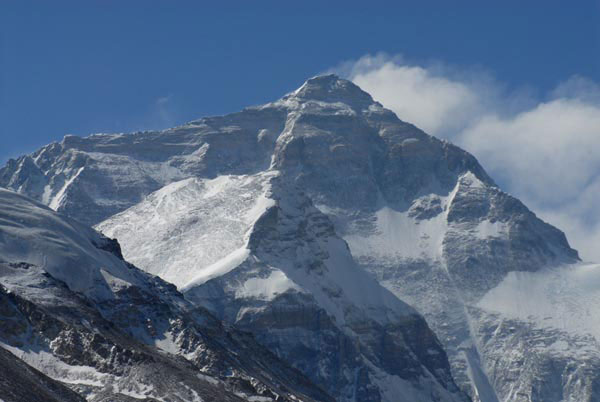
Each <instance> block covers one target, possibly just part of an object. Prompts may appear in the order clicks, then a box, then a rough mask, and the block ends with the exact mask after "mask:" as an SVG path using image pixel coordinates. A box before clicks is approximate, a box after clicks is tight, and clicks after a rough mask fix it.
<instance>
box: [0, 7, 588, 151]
mask: <svg viewBox="0 0 600 402" xmlns="http://www.w3.org/2000/svg"><path fill="white" fill-rule="evenodd" d="M208 3H209V2H186V1H72V2H65V1H39V2H30V1H8V0H2V1H0V35H1V36H0V136H1V138H2V148H1V149H0V161H1V160H4V159H6V157H7V156H14V155H18V154H21V153H23V152H26V151H30V150H33V149H34V148H36V147H38V146H41V145H43V144H46V143H48V142H50V141H53V140H58V139H60V138H62V136H63V135H64V134H66V133H73V134H80V135H84V134H87V133H91V132H127V131H131V130H136V129H151V128H162V127H166V126H169V125H172V124H175V123H182V122H185V121H189V120H192V119H194V118H198V117H201V116H204V115H212V114H222V113H226V112H232V111H236V110H238V109H240V108H241V107H243V106H246V105H250V104H257V103H262V102H266V101H269V100H272V99H275V98H278V97H280V96H281V95H282V94H284V93H285V92H287V91H289V90H292V89H294V88H295V87H297V86H299V85H300V84H301V83H302V82H303V81H304V80H305V79H306V78H307V77H310V76H312V75H315V74H318V73H320V72H322V71H325V70H327V69H329V68H331V67H333V66H336V65H338V64H339V63H341V62H343V61H347V60H353V59H358V58H360V57H361V56H363V55H365V54H375V53H378V52H386V53H388V54H402V55H404V56H405V57H406V58H408V59H410V60H413V61H414V62H416V63H421V62H428V61H431V60H442V61H443V62H445V63H449V64H451V65H456V66H459V67H460V66H465V67H468V68H473V67H480V68H483V69H486V70H489V71H491V72H493V74H494V75H495V76H497V77H498V79H499V80H501V81H502V82H503V83H505V85H508V86H513V87H523V86H527V87H529V88H531V89H532V90H534V91H542V92H543V91H547V90H549V89H550V88H552V87H553V86H555V85H556V83H557V82H560V81H561V80H564V79H567V78H568V77H569V76H571V75H573V74H580V75H583V76H586V77H590V78H592V79H595V80H600V60H599V56H598V55H599V54H600V40H599V35H600V32H599V28H598V27H599V26H600V6H599V2H598V1H587V2H586V1H578V2H577V6H576V7H575V6H571V3H567V2H553V1H527V2H522V1H504V2H501V3H502V5H498V4H499V3H500V2H482V1H462V2H446V1H438V2H436V1H420V2H401V1H395V2H377V1H372V2H322V1H315V2H313V1H302V2H281V1H266V2H265V1H257V2H254V1H252V2H250V1H240V2H228V1H223V2H219V4H220V5H219V6H214V5H212V6H211V5H208ZM212 3H216V2H212ZM450 3H452V4H450ZM486 3H487V4H486ZM494 4H496V5H494Z"/></svg>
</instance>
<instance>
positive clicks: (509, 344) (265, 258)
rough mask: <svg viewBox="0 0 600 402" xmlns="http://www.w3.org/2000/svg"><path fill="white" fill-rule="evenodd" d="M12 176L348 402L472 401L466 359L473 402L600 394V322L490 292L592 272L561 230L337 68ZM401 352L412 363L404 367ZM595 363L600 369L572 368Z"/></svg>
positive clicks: (23, 166) (81, 146) (27, 161)
mask: <svg viewBox="0 0 600 402" xmlns="http://www.w3.org/2000/svg"><path fill="white" fill-rule="evenodd" d="M0 185H3V186H7V187H10V188H13V189H14V190H16V191H19V192H22V193H25V194H28V195H30V196H32V197H37V199H39V200H40V201H42V202H44V203H46V204H48V205H50V206H51V207H52V208H54V209H57V210H59V211H62V212H63V213H66V214H68V215H70V216H74V217H76V218H78V219H81V220H83V221H85V222H87V223H89V224H99V225H98V227H99V228H100V229H101V230H102V231H103V232H105V233H107V234H109V235H111V236H114V237H117V238H118V239H119V240H120V241H121V242H122V244H123V248H124V254H125V256H126V257H127V258H128V259H130V260H131V261H132V262H134V263H136V264H137V265H139V266H140V267H142V268H143V269H145V270H147V271H149V272H152V273H155V274H158V275H160V276H162V277H163V278H166V279H167V280H170V281H172V282H173V283H175V284H177V286H178V287H179V288H180V289H181V290H183V291H185V293H186V295H187V297H188V298H190V299H192V300H195V301H196V302H197V303H200V304H202V305H205V306H207V307H208V308H209V309H210V310H211V311H212V312H213V313H215V314H216V315H217V316H219V317H220V318H222V319H225V320H226V321H229V322H235V323H237V325H240V326H242V327H244V328H245V329H248V330H250V331H252V332H254V333H255V334H256V336H257V338H258V339H259V340H260V341H261V342H262V343H263V344H265V345H267V346H269V348H271V349H272V350H273V351H274V352H276V353H277V354H278V355H279V356H280V357H283V358H284V359H288V361H290V363H292V364H295V365H296V367H297V368H298V369H300V370H301V371H303V372H304V373H306V374H307V375H308V376H309V377H311V379H313V381H315V382H317V383H319V384H321V385H323V386H324V387H326V388H328V389H329V390H335V389H341V390H342V391H341V393H340V394H338V395H336V396H337V397H338V398H342V399H345V400H365V399H364V398H370V399H372V400H378V398H382V399H387V400H397V396H398V395H403V397H405V398H406V399H407V400H418V399H417V398H418V397H421V398H424V399H423V400H435V398H436V396H434V395H433V394H427V392H421V391H418V390H419V389H421V390H424V389H428V390H429V391H430V392H431V390H432V389H437V391H436V392H442V393H447V392H449V393H450V394H451V395H447V397H449V398H462V396H461V395H460V393H457V392H455V391H454V388H453V384H454V383H453V382H452V380H451V376H450V375H449V374H448V372H449V371H451V373H452V375H453V376H454V378H455V379H456V381H457V382H458V384H459V385H460V387H461V388H462V389H463V390H464V391H466V392H467V393H469V394H470V395H471V397H472V398H473V399H474V400H481V401H492V402H493V401H496V400H503V401H520V400H523V401H528V400H535V399H536V398H539V399H541V400H544V401H561V400H573V401H575V400H577V401H581V400H583V401H593V400H597V399H598V398H599V395H598V391H597V387H596V386H595V385H594V384H596V382H597V376H596V374H595V373H596V372H598V371H595V370H594V369H593V367H597V365H598V362H600V360H598V356H597V354H598V353H597V352H598V347H597V341H598V336H597V335H595V332H594V331H592V330H589V329H588V328H587V327H586V326H585V325H582V324H581V322H578V323H576V324H574V327H575V328H571V329H570V330H569V331H566V330H565V328H562V327H560V325H558V324H557V322H558V321H560V320H554V319H550V320H547V319H546V320H537V319H533V318H531V317H522V316H515V315H514V314H513V313H512V312H511V311H508V310H506V309H503V308H498V306H500V307H502V306H504V305H507V303H508V302H507V300H506V299H507V298H500V299H498V300H499V301H498V302H497V303H486V302H485V301H486V300H489V298H490V297H491V296H490V295H493V294H495V293H494V292H496V293H497V292H498V289H505V290H504V291H506V292H510V291H512V290H506V289H514V284H512V282H510V281H509V280H510V278H511V275H512V274H513V273H515V272H524V273H531V274H538V273H539V274H540V275H545V272H547V271H548V270H552V269H559V268H553V267H559V266H563V265H564V264H567V265H566V266H565V267H566V268H564V269H565V270H566V271H565V272H567V273H569V272H576V273H577V272H580V271H579V268H574V267H576V266H574V265H571V264H573V263H577V262H578V256H577V253H576V251H574V250H573V249H571V248H570V247H569V244H568V242H567V240H566V238H565V236H564V234H563V233H562V232H560V231H559V230H557V229H556V228H554V227H552V226H550V225H548V224H546V223H544V222H542V221H541V220H539V219H538V218H537V217H536V216H535V214H533V213H532V212H531V211H529V210H528V209H527V208H526V207H525V206H524V205H523V204H522V203H521V202H519V201H518V200H517V199H515V198H513V197H511V196H510V195H508V194H506V193H504V192H502V191H501V190H500V189H499V188H498V187H497V186H496V185H495V183H494V182H493V180H492V179H491V178H490V177H489V176H488V175H487V174H486V172H485V171H484V169H483V168H482V167H481V166H480V165H479V164H478V162H477V161H476V160H475V158H474V157H473V156H471V155H469V154H468V153H467V152H465V151H463V150H461V149H459V148H458V147H455V146H453V145H452V144H449V143H447V142H444V141H440V140H438V139H436V138H434V137H431V136H429V135H427V134H425V133H423V132H422V131H421V130H419V129H418V128H416V127H414V126H412V125H410V124H408V123H405V122H402V121H400V120H399V119H398V118H397V117H396V116H395V115H394V114H393V113H392V112H390V111H389V110H386V109H384V108H383V107H382V106H381V105H380V104H378V103H376V102H374V101H373V100H372V98H371V97H370V96H369V95H368V94H366V93H365V92H363V91H361V90H360V88H358V87H356V86H355V85H353V84H352V83H350V82H348V81H345V80H341V79H339V78H337V77H335V76H321V77H316V78H313V79H311V80H309V81H307V82H306V83H305V84H304V85H303V86H302V87H301V88H299V89H298V90H296V91H294V92H293V93H290V94H289V95H286V96H285V97H284V98H282V99H281V100H279V101H276V102H273V103H270V104H267V105H263V106H258V107H252V108H248V109H245V110H244V111H242V112H239V113H234V114H231V115H227V116H221V117H213V118H205V119H201V120H198V121H194V122H191V123H189V124H187V125H185V126H182V127H177V128H174V129H171V130H165V131H162V132H146V133H135V134H131V135H124V134H116V135H112V134H111V135H94V136H90V137H87V138H78V137H72V136H70V137H65V140H64V141H63V142H61V143H57V144H51V145H49V146H47V147H45V148H43V149H41V150H39V151H37V152H35V153H33V154H31V155H28V156H24V157H21V158H20V159H18V160H14V161H11V162H9V163H8V165H7V166H6V167H5V168H3V169H2V170H0ZM115 213H118V215H115ZM341 239H343V240H345V242H346V244H347V247H346V246H345V244H344V243H343V242H341ZM332 244H338V245H340V246H336V247H334V248H332ZM348 248H349V249H348ZM290 262H293V264H291V263H290ZM357 264H358V266H357ZM340 267H343V269H340ZM361 269H362V270H364V271H368V272H370V273H371V274H372V276H373V277H375V278H376V279H377V280H378V281H379V283H380V284H381V285H383V286H384V287H385V288H387V289H388V290H389V291H390V292H391V293H393V294H395V295H396V296H397V297H398V298H399V299H401V300H404V301H406V302H408V303H409V304H410V305H412V306H414V307H415V308H416V310H417V311H418V312H419V313H421V314H423V315H424V316H425V318H426V319H427V321H428V323H429V324H430V325H431V326H432V328H433V329H434V332H435V333H436V334H437V336H438V337H439V339H440V341H441V343H442V345H443V347H444V349H445V350H446V352H447V354H448V357H449V359H450V370H448V369H447V368H446V365H445V364H446V363H444V362H445V357H443V356H442V355H441V354H440V353H439V350H440V349H439V348H438V347H437V346H436V344H437V340H436V339H435V337H433V336H432V335H431V333H430V332H429V330H428V329H427V328H426V327H424V324H423V322H422V319H421V318H420V317H419V316H418V315H415V314H414V310H412V309H410V308H407V307H403V306H405V305H404V304H402V303H400V304H399V301H395V302H390V303H391V304H390V303H388V302H387V301H383V299H386V300H387V298H388V296H384V297H383V299H380V300H378V301H376V302H375V303H372V302H371V301H369V300H368V297H367V300H365V299H361V297H362V296H363V294H365V293H366V294H367V295H368V294H370V293H369V292H364V291H363V290H364V289H362V287H361V286H359V288H358V289H357V288H356V287H353V286H352V283H353V281H354V283H356V282H357V281H358V283H359V284H360V285H362V284H363V283H365V284H369V283H371V282H369V280H368V278H366V277H363V276H362V274H361V273H360V272H361ZM560 269H562V268H560ZM336 272H338V273H339V274H336ZM561 272H562V271H561ZM568 275H571V274H570V273H569V274H568ZM347 278H352V280H349V281H348V282H345V281H344V280H345V279H347ZM507 281H509V282H507ZM355 286H356V285H355ZM511 286H512V287H511ZM366 287H367V288H369V287H372V289H377V288H376V287H373V285H367V286H366ZM576 287H578V289H580V288H581V284H577V285H576ZM379 293H381V294H385V292H383V291H379ZM579 293H581V294H586V295H587V294H589V292H588V293H586V292H584V291H581V292H579ZM573 294H574V296H573V298H571V299H570V300H571V301H572V300H578V299H580V298H581V297H582V296H581V295H578V292H574V293H573ZM540 297H541V296H540ZM586 300H587V301H588V302H589V303H590V304H591V306H598V305H599V302H598V300H599V299H596V298H593V297H590V298H589V299H586ZM568 303H569V301H565V300H558V301H557V302H556V303H555V304H553V307H554V308H555V310H557V311H559V310H560V307H561V306H564V305H567V304H568ZM537 314H538V313H537V312H534V314H533V315H532V317H533V316H537ZM540 314H541V313H540ZM544 314H545V316H546V317H553V316H556V314H557V313H556V312H555V311H551V312H545V313H544ZM555 318H556V317H555ZM582 321H583V320H582ZM588 321H589V320H588ZM549 322H551V323H553V324H552V325H549V324H548V323H549ZM517 328H518V329H517ZM590 331H591V332H590ZM417 334H418V337H417V338H416V339H411V336H417ZM557 334H558V335H557ZM557 336H558V338H557ZM599 336H600V335H599ZM389 340H393V342H392V343H396V342H397V343H396V344H388V343H386V342H388V341H389ZM558 340H560V341H561V342H565V343H564V344H566V345H567V347H564V348H562V349H561V350H560V353H557V352H556V348H553V347H550V345H553V344H554V343H555V341H558ZM419 341H423V343H419ZM582 342H583V343H582ZM533 344H535V345H536V347H535V348H530V346H531V345H533ZM352 345H360V346H359V348H358V349H359V350H360V352H357V350H358V349H357V348H356V347H355V346H352ZM375 345H386V346H385V348H383V349H378V348H377V347H375ZM544 345H545V346H546V347H544ZM561 345H563V344H561ZM581 345H585V347H584V348H583V349H582V348H581ZM509 349H510V350H513V351H514V352H513V353H506V352H507V350H509ZM389 350H394V351H397V355H394V356H397V357H401V358H398V359H394V361H395V362H396V363H397V362H401V361H403V360H402V359H408V360H406V362H411V363H401V364H396V365H395V364H390V362H388V361H386V359H385V357H386V356H385V352H386V351H389ZM582 350H585V351H586V354H585V357H582V355H581V351H582ZM315 351H322V353H321V354H319V353H316V354H315ZM430 351H433V354H430V353H429V352H430ZM395 353H396V352H395ZM406 356H412V357H406ZM432 356H433V357H432ZM582 361H585V362H586V365H589V366H588V367H592V369H589V370H588V369H585V370H572V369H571V368H572V367H575V366H576V365H577V364H579V363H580V362H582ZM332 373H336V374H332ZM532 373H536V374H535V376H534V375H532ZM399 379H401V380H399ZM403 381H408V384H406V383H404V382H403ZM431 381H433V383H432V382H431ZM391 384H401V386H400V387H399V388H394V387H393V386H392V385H391ZM409 389H410V390H415V389H416V390H417V394H416V395H417V396H413V395H411V396H407V395H409V394H408V393H407V392H408V391H407V390H409ZM411 392H412V391H411ZM419 392H420V393H419ZM392 395H393V396H396V399H394V398H393V397H391V396H392Z"/></svg>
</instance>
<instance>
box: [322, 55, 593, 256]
mask: <svg viewBox="0 0 600 402" xmlns="http://www.w3.org/2000/svg"><path fill="white" fill-rule="evenodd" d="M332 71H334V72H336V73H338V74H340V75H342V76H344V77H347V78H349V79H351V80H352V81H354V82H355V83H356V84H357V85H359V86H360V87H361V88H362V89H364V90H365V91H367V92H369V93H370V94H371V95H372V96H373V98H375V100H377V101H379V102H381V103H382V104H383V105H384V106H386V107H387V108H389V109H391V110H393V111H394V112H395V113H396V114H397V115H398V117H399V118H400V119H402V120H405V121H408V122H411V123H413V124H415V125H417V126H418V127H420V128H422V129H423V130H425V131H426V132H428V133H429V134H432V135H435V136H437V137H441V138H445V139H448V140H449V141H452V142H453V143H455V144H457V145H459V146H461V147H463V148H465V149H466V150H468V151H469V152H472V153H473V154H474V155H475V156H476V157H477V158H478V159H479V160H480V161H481V162H482V164H483V166H484V167H485V168H486V169H487V170H488V172H489V173H490V174H491V175H492V177H494V178H495V179H496V181H497V182H498V183H499V184H500V185H501V186H502V187H503V188H504V189H505V190H507V191H509V192H512V193H513V194H515V195H516V196H517V197H518V198H520V199H522V200H523V201H524V202H525V203H526V204H527V205H528V206H529V207H530V208H532V209H533V211H535V212H536V213H537V214H538V215H539V216H540V217H541V218H542V219H544V220H547V221H548V222H550V223H551V224H553V225H556V226H558V227H559V228H561V229H562V230H564V231H565V232H566V234H567V236H568V238H569V240H570V242H571V243H572V245H573V246H574V247H575V248H577V249H578V250H579V251H580V255H581V257H582V259H583V260H596V261H599V260H600V248H598V247H596V245H597V244H600V210H599V208H598V206H597V200H599V199H600V85H599V84H598V83H596V82H593V81H591V80H588V79H586V78H584V77H580V76H573V77H570V78H568V79H567V80H566V81H564V82H562V83H559V84H558V85H557V86H556V88H555V89H554V90H553V91H551V92H549V93H547V94H542V95H535V94H534V93H533V92H532V91H531V90H528V89H520V90H508V89H507V88H506V86H505V85H504V84H503V83H501V82H499V81H497V80H496V79H495V78H494V77H493V76H492V75H491V74H490V73H489V72H486V71H482V70H481V69H457V68H455V67H452V66H448V65H446V64H444V63H431V64H427V65H424V64H423V65H419V64H415V63H409V62H407V61H406V60H405V59H404V58H403V57H402V56H389V55H385V54H379V55H374V56H372V55H367V56H364V57H362V58H360V59H359V60H355V61H349V62H346V63H343V64H341V65H339V66H337V67H336V68H335V69H333V70H332Z"/></svg>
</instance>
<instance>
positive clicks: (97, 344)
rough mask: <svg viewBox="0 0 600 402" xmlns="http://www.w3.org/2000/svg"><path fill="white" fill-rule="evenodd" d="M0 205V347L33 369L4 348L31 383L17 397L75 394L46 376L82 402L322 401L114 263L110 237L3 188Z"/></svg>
mask: <svg viewBox="0 0 600 402" xmlns="http://www.w3.org/2000/svg"><path fill="white" fill-rule="evenodd" d="M0 205H1V206H2V208H1V209H0V258H1V260H0V306H1V309H0V322H2V325H1V326H0V344H1V346H2V347H3V348H4V349H6V350H8V351H10V352H12V354H13V355H14V356H16V357H18V358H20V359H22V361H23V362H25V363H27V364H29V365H30V366H32V367H33V368H34V369H36V370H34V369H29V368H25V369H22V368H23V367H26V365H25V364H24V363H23V362H19V361H17V362H15V361H14V360H15V359H14V358H13V359H12V360H11V359H10V358H8V357H6V353H5V352H4V351H3V352H2V354H0V363H2V365H0V367H2V368H3V367H5V366H4V364H3V363H4V362H5V361H6V362H7V363H6V367H16V368H18V369H19V370H20V371H18V372H17V371H15V372H14V376H13V377H14V378H15V379H16V380H18V381H20V383H21V384H27V382H29V383H33V385H34V386H36V388H33V387H32V388H30V389H21V392H22V393H26V394H27V396H28V398H29V399H27V400H32V401H33V400H41V399H40V398H42V397H43V396H44V394H42V393H41V392H40V391H39V390H40V389H42V390H48V392H50V391H51V392H53V395H60V394H59V393H60V392H62V393H63V395H61V396H60V397H55V399H56V400H80V399H79V398H76V397H73V396H71V394H70V393H67V392H66V391H65V390H64V387H58V386H57V385H55V382H56V381H59V382H61V383H63V384H66V385H68V386H69V387H70V388H72V389H73V390H74V391H77V392H78V393H79V394H81V395H83V396H85V397H86V398H87V399H88V400H92V401H108V400H110V401H117V400H118V401H130V400H135V399H146V400H169V401H241V400H260V401H269V400H281V401H291V400H294V401H297V400H306V401H311V400H318V401H322V400H326V401H329V400H332V399H331V398H330V397H329V396H328V395H327V394H326V393H325V392H324V391H322V390H321V389H320V388H318V387H316V386H314V385H312V384H311V383H310V381H308V380H307V379H306V378H305V377H304V376H303V375H302V374H301V373H299V372H298V371H297V370H294V369H292V368H291V367H289V366H288V365H287V364H285V363H283V362H282V361H280V360H279V359H277V358H276V357H275V355H273V354H272V353H270V352H269V351H268V350H266V349H265V348H264V347H262V346H260V345H259V344H258V343H257V342H256V341H255V340H254V338H253V337H251V336H250V335H249V334H247V333H244V332H240V331H238V330H236V329H234V328H231V327H228V326H224V325H223V324H222V323H221V322H220V321H219V320H217V319H216V318H215V317H214V316H213V315H211V314H210V313H208V312H207V311H206V310H204V309H202V308H198V307H195V306H193V305H191V304H190V303H189V302H187V301H186V300H185V299H184V298H183V296H182V295H181V294H180V293H179V292H177V290H176V289H175V287H174V286H173V285H171V284H168V283H166V282H164V281H162V280H161V279H159V278H157V277H154V276H151V275H148V274H146V273H144V272H143V271H140V270H138V269H137V268H135V267H134V266H133V265H131V264H129V263H127V262H125V261H124V260H123V259H122V256H121V252H120V247H119V244H118V243H117V242H116V241H114V240H110V239H107V238H106V237H104V236H102V235H100V234H99V233H97V232H95V231H94V230H92V229H91V228H88V227H85V226H84V225H82V224H79V223H78V222H75V221H73V220H71V219H68V218H65V217H62V216H60V215H58V214H57V213H56V212H54V211H52V210H50V209H49V208H47V207H45V206H43V205H40V204H38V203H36V202H34V201H31V200H30V199H28V198H26V197H24V196H22V195H18V194H16V193H14V192H11V191H8V190H3V189H0ZM0 349H2V348H0ZM38 371H39V372H42V373H43V374H44V375H42V374H41V373H39V372H38ZM11 372H12V370H11ZM23 372H24V373H23ZM11 375H12V374H11ZM46 376H47V377H50V378H52V379H53V380H54V382H53V381H52V380H50V379H48V378H47V377H46ZM3 378H5V377H4V376H3ZM0 385H2V386H3V382H0ZM42 386H43V388H42ZM2 396H3V397H5V396H6V397H7V398H8V397H9V396H11V394H10V393H4V394H3V395H2ZM18 400H23V399H18ZM48 400H50V398H48Z"/></svg>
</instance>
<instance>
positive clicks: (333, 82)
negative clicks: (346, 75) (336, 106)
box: [284, 74, 374, 105]
mask: <svg viewBox="0 0 600 402" xmlns="http://www.w3.org/2000/svg"><path fill="white" fill-rule="evenodd" d="M291 97H294V98H296V99H302V100H315V101H324V102H330V103H334V102H341V103H346V104H366V105H368V104H370V103H374V101H373V98H372V97H371V95H369V94H368V93H367V92H365V91H363V90H362V89H360V87H358V86H357V85H356V84H354V83H353V82H352V81H348V80H345V79H342V78H340V77H338V76H337V75H335V74H329V75H319V76H316V77H313V78H310V79H309V80H307V81H306V82H305V83H304V84H303V85H302V86H301V87H300V88H298V89H297V90H295V91H294V92H292V93H291V94H289V95H287V96H285V97H284V99H286V98H291Z"/></svg>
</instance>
